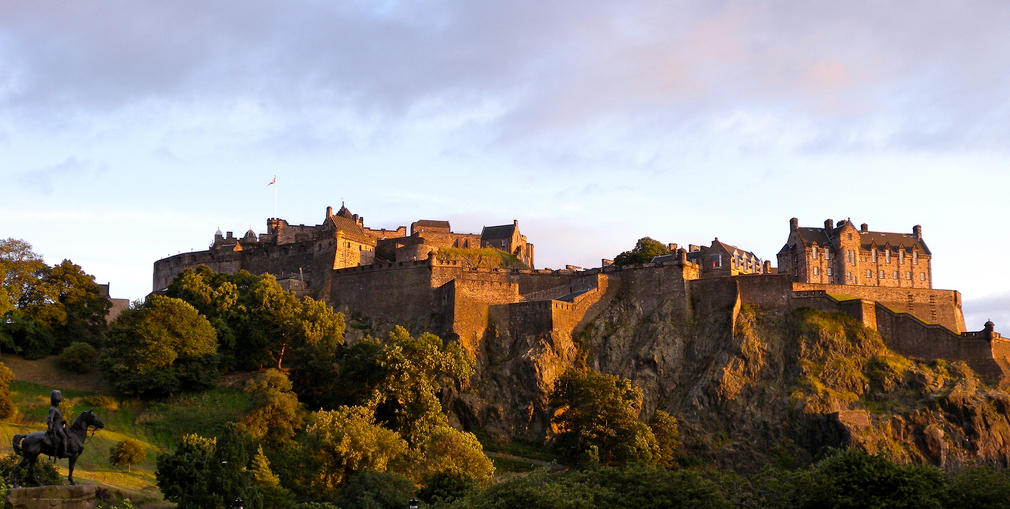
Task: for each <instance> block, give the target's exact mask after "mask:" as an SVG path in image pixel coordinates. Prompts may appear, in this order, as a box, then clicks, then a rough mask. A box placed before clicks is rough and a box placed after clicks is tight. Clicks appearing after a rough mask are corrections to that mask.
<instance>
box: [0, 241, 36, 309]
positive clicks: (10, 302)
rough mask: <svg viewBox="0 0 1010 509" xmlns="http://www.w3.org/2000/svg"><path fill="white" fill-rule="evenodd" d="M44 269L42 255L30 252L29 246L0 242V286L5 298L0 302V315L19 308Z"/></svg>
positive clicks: (25, 243)
mask: <svg viewBox="0 0 1010 509" xmlns="http://www.w3.org/2000/svg"><path fill="white" fill-rule="evenodd" d="M45 267H46V264H45V262H43V261H42V255H40V254H38V253H36V252H34V251H32V246H31V244H29V243H27V242H25V241H23V240H20V239H12V238H8V239H5V240H0V286H2V287H3V292H4V294H3V296H4V297H6V298H5V299H3V300H2V301H0V314H3V313H7V312H9V311H11V310H13V309H14V308H17V307H21V304H22V302H23V299H24V298H25V295H26V294H28V293H29V292H30V291H31V289H32V287H33V286H34V285H35V284H36V283H37V282H38V279H39V275H40V274H41V273H42V270H43V269H44V268H45Z"/></svg>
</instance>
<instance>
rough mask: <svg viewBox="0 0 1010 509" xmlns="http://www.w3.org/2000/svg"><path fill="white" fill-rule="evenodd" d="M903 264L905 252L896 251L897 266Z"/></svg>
mask: <svg viewBox="0 0 1010 509" xmlns="http://www.w3.org/2000/svg"><path fill="white" fill-rule="evenodd" d="M904 264H905V250H904V249H902V250H900V251H898V265H904Z"/></svg>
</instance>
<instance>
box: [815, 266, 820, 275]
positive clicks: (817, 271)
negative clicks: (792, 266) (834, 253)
mask: <svg viewBox="0 0 1010 509" xmlns="http://www.w3.org/2000/svg"><path fill="white" fill-rule="evenodd" d="M819 273H820V268H818V267H814V275H815V276H816V275H817V274H819Z"/></svg>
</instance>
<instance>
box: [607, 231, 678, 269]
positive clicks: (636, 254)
mask: <svg viewBox="0 0 1010 509" xmlns="http://www.w3.org/2000/svg"><path fill="white" fill-rule="evenodd" d="M668 254H670V249H669V248H668V247H666V244H663V243H662V242H660V241H658V240H654V239H652V238H650V237H642V238H640V239H638V242H636V243H635V247H634V248H632V250H631V251H625V252H623V253H621V254H619V255H617V256H616V257H614V265H631V264H634V263H647V262H651V261H652V259H653V258H655V257H657V256H663V255H668Z"/></svg>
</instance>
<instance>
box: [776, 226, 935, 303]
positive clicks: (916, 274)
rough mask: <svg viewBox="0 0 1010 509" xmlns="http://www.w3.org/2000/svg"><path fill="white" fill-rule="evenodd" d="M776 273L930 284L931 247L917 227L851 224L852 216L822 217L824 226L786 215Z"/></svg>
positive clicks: (817, 279)
mask: <svg viewBox="0 0 1010 509" xmlns="http://www.w3.org/2000/svg"><path fill="white" fill-rule="evenodd" d="M777 256H778V270H779V273H780V274H789V275H791V276H792V278H793V281H794V282H799V283H819V284H830V285H860V286H882V287H896V288H932V287H933V274H932V270H931V266H930V256H931V254H930V252H929V248H928V247H926V243H925V242H924V241H923V240H922V227H921V226H919V225H916V226H914V227H912V233H911V234H908V233H887V232H874V231H870V230H869V228H868V227H867V225H866V223H863V224H862V225H860V227H859V229H856V227H855V226H853V225H852V221H851V220H841V221H838V225H837V226H836V225H835V224H834V222H833V221H832V220H831V219H828V220H826V221H824V227H823V228H816V227H815V228H809V227H801V226H799V221H798V220H797V219H796V218H795V217H794V218H792V219H790V220H789V238H788V240H787V241H786V244H785V245H784V246H782V249H781V250H780V251H779V252H778V255H777Z"/></svg>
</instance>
